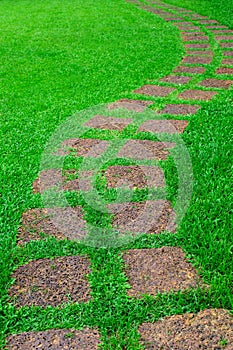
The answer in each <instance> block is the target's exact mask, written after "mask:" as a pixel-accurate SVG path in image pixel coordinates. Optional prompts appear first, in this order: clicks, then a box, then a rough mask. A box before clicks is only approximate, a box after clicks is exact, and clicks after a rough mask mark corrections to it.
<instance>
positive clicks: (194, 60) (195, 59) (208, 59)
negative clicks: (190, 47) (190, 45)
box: [182, 56, 212, 64]
mask: <svg viewBox="0 0 233 350" xmlns="http://www.w3.org/2000/svg"><path fill="white" fill-rule="evenodd" d="M211 62H212V57H203V56H201V57H192V56H186V57H184V58H183V60H182V63H190V64H210V63H211Z"/></svg>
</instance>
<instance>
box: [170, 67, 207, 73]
mask: <svg viewBox="0 0 233 350" xmlns="http://www.w3.org/2000/svg"><path fill="white" fill-rule="evenodd" d="M205 71H206V69H205V68H204V67H188V66H178V67H176V69H175V70H174V71H173V72H174V73H191V74H202V73H205Z"/></svg>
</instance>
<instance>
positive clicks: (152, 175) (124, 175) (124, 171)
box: [105, 165, 165, 189]
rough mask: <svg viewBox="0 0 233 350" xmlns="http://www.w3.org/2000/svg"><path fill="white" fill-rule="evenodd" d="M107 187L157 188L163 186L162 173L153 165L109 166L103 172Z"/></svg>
mask: <svg viewBox="0 0 233 350" xmlns="http://www.w3.org/2000/svg"><path fill="white" fill-rule="evenodd" d="M105 176H106V179H107V187H108V188H120V187H125V186H127V188H130V189H134V188H139V189H141V188H145V187H149V188H157V187H164V186H165V179H164V173H163V171H162V169H161V168H159V167H155V166H143V165H141V166H139V165H129V166H121V165H114V166H109V167H108V168H107V170H106V172H105Z"/></svg>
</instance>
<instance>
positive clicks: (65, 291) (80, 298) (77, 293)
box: [9, 255, 91, 307]
mask: <svg viewBox="0 0 233 350" xmlns="http://www.w3.org/2000/svg"><path fill="white" fill-rule="evenodd" d="M90 272H91V270H90V262H89V260H88V259H87V258H85V257H82V256H78V255H76V256H65V257H59V258H55V259H39V260H34V261H30V262H29V263H28V264H25V265H22V266H20V267H18V268H17V269H16V270H15V271H14V272H13V274H12V278H14V279H15V282H14V284H13V285H12V286H11V287H10V289H9V295H10V297H11V298H15V299H16V300H15V303H16V306H17V307H21V306H42V307H46V306H48V305H51V306H58V305H61V304H62V303H68V302H69V301H71V302H73V303H74V302H87V301H88V300H90V299H91V296H90V287H89V283H88V281H87V277H86V275H87V274H89V273H90Z"/></svg>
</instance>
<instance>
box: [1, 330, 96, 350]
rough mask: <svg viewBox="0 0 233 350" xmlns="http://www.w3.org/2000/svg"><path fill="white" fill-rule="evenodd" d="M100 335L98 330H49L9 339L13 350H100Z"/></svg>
mask: <svg viewBox="0 0 233 350" xmlns="http://www.w3.org/2000/svg"><path fill="white" fill-rule="evenodd" d="M99 344H100V334H99V332H98V331H97V330H96V329H88V328H84V329H83V330H81V331H77V330H74V329H49V330H46V331H43V332H25V333H20V334H13V335H10V336H9V337H8V338H7V348H8V349H11V350H32V349H40V350H48V349H49V350H65V349H69V350H81V349H85V350H94V349H96V350H97V349H99V347H98V345H99Z"/></svg>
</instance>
